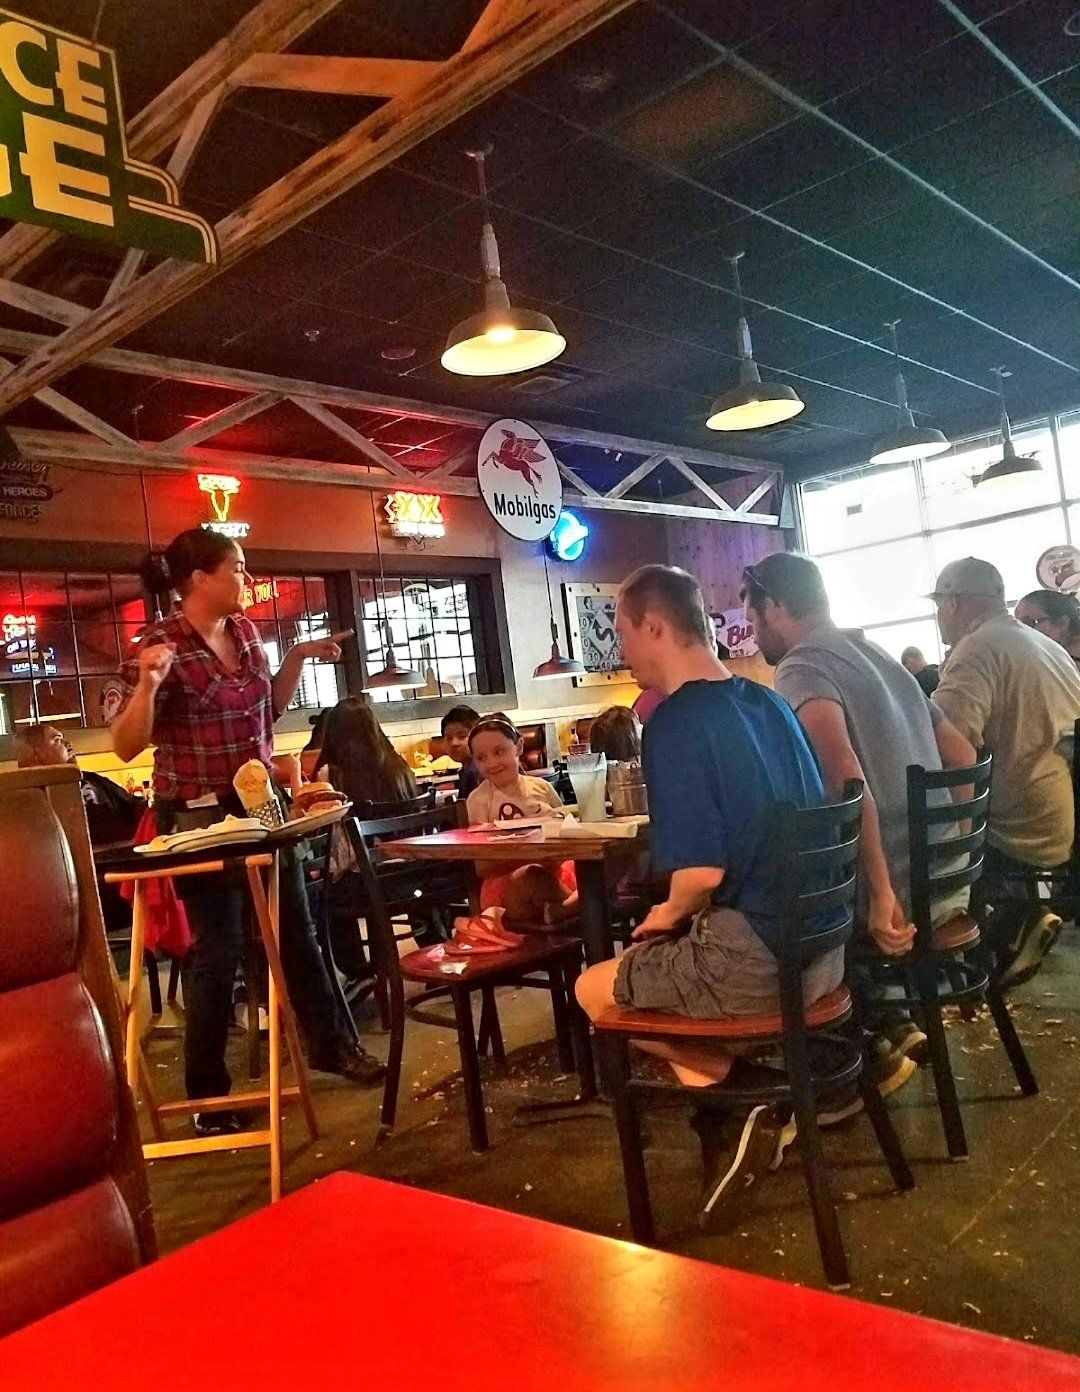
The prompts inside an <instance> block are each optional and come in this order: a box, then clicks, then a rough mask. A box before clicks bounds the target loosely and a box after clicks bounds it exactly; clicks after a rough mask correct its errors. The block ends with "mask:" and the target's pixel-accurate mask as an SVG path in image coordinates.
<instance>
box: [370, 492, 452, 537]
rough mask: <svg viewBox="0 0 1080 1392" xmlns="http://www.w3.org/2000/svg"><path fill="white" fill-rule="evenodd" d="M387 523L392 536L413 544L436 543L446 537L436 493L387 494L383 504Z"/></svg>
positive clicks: (440, 504)
mask: <svg viewBox="0 0 1080 1392" xmlns="http://www.w3.org/2000/svg"><path fill="white" fill-rule="evenodd" d="M383 507H384V509H385V511H386V520H387V522H389V524H390V530H391V531H392V532H393V534H394V535H395V536H398V537H408V538H410V539H411V540H413V541H435V540H438V538H439V537H444V536H445V535H446V523H445V522H444V521H443V514H442V498H441V497H440V496H439V494H438V493H410V492H409V491H408V490H406V489H399V490H398V491H397V492H396V493H388V494H387V495H386V502H385V503H384V504H383Z"/></svg>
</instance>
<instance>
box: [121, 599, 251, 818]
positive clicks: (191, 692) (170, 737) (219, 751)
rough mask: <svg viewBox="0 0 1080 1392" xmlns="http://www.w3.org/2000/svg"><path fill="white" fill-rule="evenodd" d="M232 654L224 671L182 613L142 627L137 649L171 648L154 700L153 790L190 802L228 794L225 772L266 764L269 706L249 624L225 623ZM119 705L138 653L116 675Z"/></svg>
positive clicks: (130, 690)
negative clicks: (234, 663)
mask: <svg viewBox="0 0 1080 1392" xmlns="http://www.w3.org/2000/svg"><path fill="white" fill-rule="evenodd" d="M225 623H226V626H227V627H228V628H229V630H230V632H231V633H232V637H233V639H234V641H235V643H236V646H237V650H238V652H239V654H240V669H239V671H238V672H236V673H230V672H228V671H226V669H225V667H224V666H223V665H222V663H221V661H220V659H219V658H218V657H217V656H216V655H215V654H214V653H212V652H211V651H210V649H209V648H208V647H207V646H206V644H205V643H204V642H203V640H202V638H201V637H200V636H199V634H198V633H197V632H196V631H195V629H194V628H192V626H191V624H189V623H188V621H187V619H185V618H184V616H183V615H182V614H172V615H170V616H169V617H168V618H167V619H162V620H161V622H160V623H157V624H155V625H153V627H151V628H148V629H147V630H146V632H145V633H144V634H143V635H142V639H141V644H143V645H145V646H147V647H149V646H152V645H153V644H155V643H172V644H173V645H174V646H175V648H176V655H175V657H174V658H173V664H172V667H171V669H170V671H169V675H168V676H167V677H166V678H165V680H164V681H163V682H162V683H161V686H160V687H159V688H158V692H157V697H156V700H155V703H154V733H153V741H154V745H155V752H154V793H155V795H156V796H157V797H162V798H178V799H182V800H183V801H190V800H192V799H193V798H200V797H205V796H206V794H207V793H217V794H218V795H219V796H220V795H222V794H224V793H231V792H232V791H233V784H232V781H233V775H234V774H235V773H236V770H237V769H238V768H239V767H240V765H241V764H246V763H247V761H248V760H249V759H259V760H261V761H262V762H263V763H264V764H266V765H267V766H269V764H270V756H271V754H272V753H273V728H274V721H275V719H276V718H277V716H278V714H279V712H278V711H275V709H274V702H273V693H272V688H271V682H270V662H269V659H268V658H267V656H266V649H265V648H264V647H263V645H262V640H261V638H260V637H259V633H258V630H257V629H256V627H255V625H254V624H253V623H252V622H251V620H250V619H245V618H242V617H240V616H239V615H236V616H234V617H232V618H228V619H226V620H225ZM120 680H121V683H122V684H123V687H124V692H125V695H124V704H125V705H126V704H127V702H128V700H130V698H131V696H132V695H133V694H134V691H135V688H136V687H137V686H138V683H139V664H138V653H137V651H136V652H135V653H134V655H133V656H132V657H130V658H129V660H128V661H127V662H125V663H124V666H123V668H122V669H121V672H120Z"/></svg>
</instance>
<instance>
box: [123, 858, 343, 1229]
mask: <svg viewBox="0 0 1080 1392" xmlns="http://www.w3.org/2000/svg"><path fill="white" fill-rule="evenodd" d="M278 856H279V852H278V850H277V849H273V850H269V851H264V852H258V853H251V852H245V851H242V850H239V851H237V852H235V853H234V854H225V855H222V856H221V857H220V859H213V860H192V859H191V858H190V857H185V856H180V855H175V856H163V857H160V858H155V860H154V862H151V863H147V862H145V861H144V862H143V864H144V865H146V868H145V869H143V868H142V866H141V865H140V867H139V868H138V869H135V868H132V869H122V870H115V871H106V873H105V877H104V878H105V881H106V883H108V884H124V883H127V882H131V883H133V884H134V886H135V898H134V903H133V905H132V924H131V968H130V973H129V979H128V991H127V998H126V1000H124V999H123V998H122V1004H123V1007H124V1011H125V1016H126V1019H125V1060H126V1067H127V1080H128V1085H129V1086H130V1087H131V1089H132V1091H133V1092H136V1093H137V1094H141V1096H142V1098H143V1101H144V1103H145V1105H146V1109H147V1113H148V1115H149V1117H150V1125H151V1127H152V1128H153V1133H154V1140H153V1141H151V1142H148V1143H147V1144H146V1145H144V1146H143V1155H144V1156H145V1157H146V1159H147V1160H171V1159H175V1158H177V1157H179V1156H184V1155H205V1154H207V1153H209V1152H212V1151H222V1150H246V1149H250V1148H253V1147H257V1146H267V1147H268V1148H269V1151H270V1199H271V1202H273V1201H274V1200H276V1199H279V1198H280V1197H281V1124H282V1114H281V1109H282V1105H283V1103H284V1102H287V1101H293V1100H294V1099H296V1098H299V1099H300V1103H301V1106H302V1107H303V1110H304V1117H305V1120H306V1122H307V1128H308V1134H309V1135H310V1136H311V1139H312V1140H315V1139H316V1137H317V1136H318V1134H319V1132H318V1125H317V1123H316V1120H315V1110H314V1107H313V1106H312V1101H311V1090H310V1087H309V1084H308V1076H307V1067H306V1064H305V1062H304V1056H303V1052H302V1050H301V1048H300V1037H299V1034H298V1032H297V1028H296V1017H295V1015H294V1013H293V1009H292V1005H291V1003H290V1001H289V992H288V986H287V984H286V982H285V972H284V969H283V967H282V964H281V954H280V952H279V950H278V941H279V908H278ZM159 860H160V863H159ZM237 866H242V867H243V868H244V871H245V874H246V876H247V882H248V889H249V891H250V893H251V900H252V904H253V906H254V909H255V920H256V923H257V924H258V929H259V935H260V937H261V939H262V944H263V947H264V949H265V951H266V960H267V963H268V965H269V968H270V973H269V1009H268V1013H269V1026H270V1027H269V1070H270V1071H269V1081H268V1086H267V1087H266V1088H261V1089H257V1090H255V1091H251V1092H234V1093H230V1094H229V1095H228V1096H224V1097H199V1098H195V1099H192V1100H187V1101H180V1102H158V1100H157V1098H156V1096H155V1094H154V1088H153V1084H152V1081H151V1077H150V1072H149V1068H148V1066H147V1063H146V1057H145V1055H144V1053H143V1049H142V1043H141V1040H140V1038H139V1026H138V1020H137V1017H136V1011H135V1002H136V997H137V992H138V988H139V979H140V977H141V974H142V962H143V950H144V947H145V941H146V913H147V909H146V887H147V885H149V884H150V883H151V882H152V881H153V880H157V879H162V878H165V877H173V878H182V877H183V876H186V875H216V874H223V873H224V872H225V871H226V870H231V869H234V868H236V867H237ZM282 1029H284V1033H285V1039H286V1041H287V1043H288V1049H289V1055H290V1057H291V1059H292V1062H293V1065H294V1067H295V1069H296V1079H297V1080H296V1084H295V1085H292V1086H288V1087H283V1086H282V1082H281V1068H282V1050H281V1034H282ZM248 1107H269V1110H270V1120H269V1125H268V1126H267V1127H265V1128H263V1129H261V1130H258V1131H241V1132H239V1133H237V1134H235V1135H228V1136H195V1137H185V1138H182V1139H179V1140H170V1139H169V1138H168V1136H167V1134H166V1132H165V1128H164V1125H163V1121H164V1120H165V1119H166V1118H169V1117H174V1116H190V1115H192V1114H193V1113H194V1112H224V1111H232V1110H234V1109H237V1108H239V1109H243V1108H248Z"/></svg>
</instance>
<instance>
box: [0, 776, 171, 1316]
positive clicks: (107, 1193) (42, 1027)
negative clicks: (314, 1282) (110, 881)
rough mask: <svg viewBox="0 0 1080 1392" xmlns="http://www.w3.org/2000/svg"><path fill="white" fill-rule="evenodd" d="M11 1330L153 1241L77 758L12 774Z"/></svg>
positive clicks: (2, 974)
mask: <svg viewBox="0 0 1080 1392" xmlns="http://www.w3.org/2000/svg"><path fill="white" fill-rule="evenodd" d="M0 864H2V865H3V883H4V891H5V893H4V901H5V902H4V919H3V925H2V927H0V1118H2V1120H0V1130H2V1131H3V1141H0V1289H2V1291H3V1297H2V1298H0V1336H2V1335H4V1334H8V1333H10V1332H12V1331H13V1330H14V1329H17V1328H19V1327H20V1326H21V1325H23V1324H27V1323H29V1322H30V1321H31V1320H35V1319H39V1318H41V1317H42V1316H44V1315H46V1314H48V1313H49V1312H50V1311H52V1310H55V1309H58V1308H59V1307H60V1306H61V1305H66V1304H67V1303H68V1302H70V1301H72V1300H76V1299H78V1298H80V1297H81V1296H83V1295H86V1294H88V1293H89V1292H90V1291H92V1290H94V1289H96V1288H97V1287H99V1286H103V1285H106V1284H107V1283H108V1282H110V1281H114V1280H116V1279H117V1278H118V1277H120V1276H123V1275H125V1274H127V1273H128V1272H130V1271H132V1270H134V1269H135V1268H136V1267H138V1266H139V1265H141V1264H142V1263H144V1262H146V1261H149V1260H151V1259H152V1258H153V1257H154V1256H155V1245H154V1230H153V1223H152V1220H151V1215H150V1197H149V1194H148V1191H147V1184H146V1171H145V1167H144V1165H143V1160H142V1152H141V1149H140V1146H139V1131H138V1123H137V1121H136V1117H135V1106H134V1102H133V1099H132V1096H131V1092H130V1090H129V1088H128V1085H127V1081H126V1078H125V1072H124V1041H123V1033H122V1028H121V1022H120V1012H119V1006H118V1002H117V997H116V987H115V977H114V974H113V968H112V963H111V959H110V956H109V950H108V945H107V943H106V940H105V928H104V924H103V922H102V917H101V905H100V900H99V898H98V893H97V885H96V877H95V873H94V863H93V858H92V855H91V851H90V841H89V837H88V834H87V828H86V812H85V808H84V804H83V800H82V793H81V791H80V789H79V774H78V770H77V769H76V768H75V767H74V766H73V765H63V766H60V767H55V768H35V769H25V770H20V771H19V772H16V773H0Z"/></svg>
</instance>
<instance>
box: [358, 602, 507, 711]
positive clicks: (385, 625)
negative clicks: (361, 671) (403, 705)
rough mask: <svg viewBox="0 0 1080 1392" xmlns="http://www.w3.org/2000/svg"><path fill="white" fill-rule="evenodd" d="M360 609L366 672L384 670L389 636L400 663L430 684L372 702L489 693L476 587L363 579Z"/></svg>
mask: <svg viewBox="0 0 1080 1392" xmlns="http://www.w3.org/2000/svg"><path fill="white" fill-rule="evenodd" d="M360 606H361V626H362V632H363V648H364V668H365V670H366V671H367V672H377V671H379V670H380V669H381V668H382V667H384V666H385V665H386V641H387V634H389V638H390V643H391V645H392V647H393V649H394V657H395V658H396V659H397V661H398V662H399V663H400V664H401V665H402V666H403V667H404V666H407V667H414V668H416V670H417V671H419V672H421V673H422V674H423V676H424V677H425V678H426V679H427V680H426V685H425V686H422V687H419V688H417V689H415V690H411V691H401V690H399V689H397V688H394V687H390V688H387V689H385V690H382V691H373V692H371V699H372V700H373V701H400V700H409V699H424V698H425V697H439V696H466V695H475V694H476V693H478V692H484V691H488V690H489V689H490V687H489V684H488V680H487V673H486V669H485V665H484V662H483V655H482V652H480V651H478V635H479V632H480V626H479V623H478V607H477V595H476V582H475V581H473V580H470V579H467V578H460V579H456V580H440V579H434V578H432V577H425V578H417V579H408V578H402V579H398V578H396V577H395V578H393V579H390V578H387V579H386V580H385V581H383V582H380V581H378V580H376V579H375V578H370V579H368V578H364V579H361V580H360Z"/></svg>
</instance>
